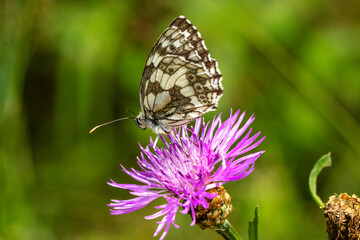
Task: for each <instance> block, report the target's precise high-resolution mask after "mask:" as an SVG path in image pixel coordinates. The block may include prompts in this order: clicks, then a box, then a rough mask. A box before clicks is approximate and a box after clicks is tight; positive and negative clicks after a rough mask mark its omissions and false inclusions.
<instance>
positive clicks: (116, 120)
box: [90, 117, 133, 133]
mask: <svg viewBox="0 0 360 240" xmlns="http://www.w3.org/2000/svg"><path fill="white" fill-rule="evenodd" d="M126 119H133V118H130V117H125V118H119V119H115V120H112V121H110V122H106V123H103V124H100V125H97V126H96V127H94V128H93V129H91V130H90V133H92V132H93V131H95V130H96V129H98V128H99V127H102V126H105V125H108V124H110V123H114V122H118V121H121V120H126Z"/></svg>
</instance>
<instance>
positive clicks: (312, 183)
mask: <svg viewBox="0 0 360 240" xmlns="http://www.w3.org/2000/svg"><path fill="white" fill-rule="evenodd" d="M330 166H331V156H330V153H328V154H325V155H324V156H322V157H321V158H320V159H319V160H318V161H317V162H316V163H315V165H314V167H313V169H312V170H311V172H310V176H309V188H310V193H311V195H312V197H313V198H314V200H315V202H316V203H317V204H319V206H321V207H324V203H323V201H322V200H321V198H320V197H319V195H317V193H316V182H317V177H318V175H319V174H320V172H321V170H322V169H323V168H324V167H330Z"/></svg>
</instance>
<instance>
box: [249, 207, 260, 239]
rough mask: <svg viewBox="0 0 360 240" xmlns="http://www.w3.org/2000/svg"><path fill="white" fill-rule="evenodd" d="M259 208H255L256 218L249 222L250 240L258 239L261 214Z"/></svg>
mask: <svg viewBox="0 0 360 240" xmlns="http://www.w3.org/2000/svg"><path fill="white" fill-rule="evenodd" d="M258 208H259V207H258V206H256V208H255V217H254V219H253V220H251V221H249V230H248V231H249V240H257V239H258V225H259V213H258Z"/></svg>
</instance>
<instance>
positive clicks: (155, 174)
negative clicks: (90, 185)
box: [108, 110, 265, 239]
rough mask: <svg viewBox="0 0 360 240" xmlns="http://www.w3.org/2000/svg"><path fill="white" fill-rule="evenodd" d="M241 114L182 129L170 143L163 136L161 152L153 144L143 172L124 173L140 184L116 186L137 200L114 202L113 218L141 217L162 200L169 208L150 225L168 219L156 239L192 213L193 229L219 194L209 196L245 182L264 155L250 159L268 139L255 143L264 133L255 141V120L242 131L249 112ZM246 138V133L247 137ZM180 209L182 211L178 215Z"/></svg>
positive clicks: (142, 160)
mask: <svg viewBox="0 0 360 240" xmlns="http://www.w3.org/2000/svg"><path fill="white" fill-rule="evenodd" d="M239 114H240V110H238V111H237V112H236V113H235V114H234V115H231V114H230V117H229V119H227V120H226V121H225V122H222V121H221V114H220V115H219V116H218V117H217V118H216V117H215V118H214V120H213V121H212V123H211V124H209V123H210V122H207V123H205V122H204V120H203V119H201V118H199V119H197V120H196V122H195V126H194V127H190V128H188V127H187V126H182V127H181V128H179V129H178V130H175V131H174V132H173V133H174V134H173V135H168V137H169V139H170V143H169V142H167V141H166V140H165V138H164V137H163V136H161V135H160V136H158V137H160V138H161V139H162V141H163V142H164V143H165V147H162V148H159V147H157V146H156V142H157V140H158V137H157V138H156V140H155V141H152V139H151V138H150V144H149V145H148V146H147V147H146V148H143V147H141V146H140V148H141V151H142V152H141V154H140V157H138V158H137V159H138V165H139V167H140V168H141V170H135V169H131V170H126V169H125V168H124V167H123V166H122V165H121V167H122V168H123V170H124V171H125V172H126V173H127V174H128V175H129V176H131V177H132V178H134V179H135V180H137V181H139V182H141V183H142V184H141V185H138V184H118V183H116V182H114V181H113V180H111V182H109V184H110V185H111V186H113V187H118V188H122V189H127V190H129V191H130V194H132V195H134V196H136V197H135V198H133V199H129V200H112V203H110V204H109V205H108V206H110V207H112V209H111V214H125V213H130V212H133V211H136V210H138V209H141V208H143V207H145V206H146V205H148V204H149V203H150V202H152V201H154V200H155V199H157V198H160V197H163V198H165V199H166V201H167V203H166V204H164V205H161V206H157V207H155V208H156V209H160V211H158V212H156V213H155V214H153V215H151V216H146V217H145V219H154V218H157V217H160V216H163V218H162V220H161V221H160V222H159V226H158V228H157V229H156V231H155V233H154V236H156V235H157V234H159V232H160V231H161V230H162V229H164V228H165V229H164V232H163V234H162V235H161V237H160V239H164V237H165V235H166V234H167V232H168V230H169V227H170V226H171V224H172V225H174V226H175V227H176V228H179V226H178V225H176V224H175V215H176V213H177V212H178V211H179V212H180V213H182V214H187V213H190V214H191V216H192V219H193V221H192V223H191V225H194V224H195V222H196V219H195V209H196V208H197V207H203V208H205V209H207V208H208V207H209V203H208V201H207V199H213V198H214V197H216V196H217V194H212V193H209V192H208V190H209V189H212V188H215V187H218V186H221V185H223V184H224V183H226V182H228V181H237V180H240V179H243V178H245V177H246V176H248V175H249V174H250V173H251V172H252V171H253V170H254V163H255V161H256V159H257V158H258V157H259V156H260V155H261V154H262V153H263V152H264V151H259V152H256V153H250V154H247V155H245V154H246V153H247V152H249V151H250V150H252V149H254V148H255V147H257V146H258V145H259V144H260V143H261V142H262V141H263V140H264V138H265V137H263V138H261V139H260V140H257V141H255V140H256V139H257V138H258V137H259V135H260V132H258V133H256V134H255V135H253V136H250V134H251V128H250V129H249V130H248V131H247V129H248V128H249V126H250V124H251V123H252V122H253V121H254V119H255V118H254V117H253V115H252V116H251V117H250V118H249V120H247V122H246V123H245V124H244V125H243V126H242V127H240V124H241V122H242V120H243V119H244V116H245V112H243V113H242V114H241V115H240V116H239ZM246 131H247V132H246ZM245 132H246V133H245ZM179 208H180V209H179Z"/></svg>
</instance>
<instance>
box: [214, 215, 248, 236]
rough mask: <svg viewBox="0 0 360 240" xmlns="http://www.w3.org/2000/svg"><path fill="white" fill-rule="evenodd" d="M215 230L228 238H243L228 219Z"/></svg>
mask: <svg viewBox="0 0 360 240" xmlns="http://www.w3.org/2000/svg"><path fill="white" fill-rule="evenodd" d="M215 231H216V232H217V233H218V234H220V235H221V236H223V238H224V239H226V240H243V239H242V237H241V236H240V235H239V233H238V232H237V231H236V230H235V228H234V227H233V226H232V225H231V224H230V223H229V221H228V220H225V222H224V223H223V224H222V225H220V226H219V228H218V230H215Z"/></svg>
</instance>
